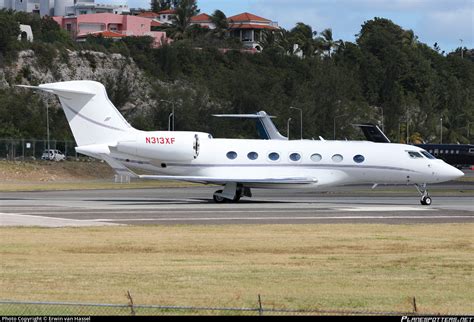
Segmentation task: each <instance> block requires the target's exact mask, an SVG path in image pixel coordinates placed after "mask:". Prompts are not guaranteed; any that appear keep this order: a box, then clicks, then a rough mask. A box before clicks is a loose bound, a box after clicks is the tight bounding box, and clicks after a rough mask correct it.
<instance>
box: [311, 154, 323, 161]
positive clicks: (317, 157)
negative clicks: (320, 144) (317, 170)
mask: <svg viewBox="0 0 474 322" xmlns="http://www.w3.org/2000/svg"><path fill="white" fill-rule="evenodd" d="M322 158H323V157H322V156H321V154H319V153H314V154H313V155H311V161H314V162H319V161H321V159H322Z"/></svg>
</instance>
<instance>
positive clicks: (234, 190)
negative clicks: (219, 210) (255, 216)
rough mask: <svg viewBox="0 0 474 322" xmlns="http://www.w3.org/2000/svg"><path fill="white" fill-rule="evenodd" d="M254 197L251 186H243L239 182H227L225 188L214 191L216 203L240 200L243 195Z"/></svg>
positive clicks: (213, 197)
mask: <svg viewBox="0 0 474 322" xmlns="http://www.w3.org/2000/svg"><path fill="white" fill-rule="evenodd" d="M244 196H245V197H252V192H251V191H250V188H246V187H243V186H242V185H238V184H237V183H234V182H231V183H226V185H225V186H224V190H217V191H216V192H214V195H213V196H212V199H213V200H214V202H215V203H224V202H239V200H240V198H242V197H244Z"/></svg>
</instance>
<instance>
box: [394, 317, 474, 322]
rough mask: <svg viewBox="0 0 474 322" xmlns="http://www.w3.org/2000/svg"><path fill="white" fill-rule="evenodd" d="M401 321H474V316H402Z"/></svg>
mask: <svg viewBox="0 0 474 322" xmlns="http://www.w3.org/2000/svg"><path fill="white" fill-rule="evenodd" d="M401 322H474V316H402V320H401Z"/></svg>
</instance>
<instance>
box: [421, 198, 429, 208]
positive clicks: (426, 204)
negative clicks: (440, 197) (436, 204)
mask: <svg viewBox="0 0 474 322" xmlns="http://www.w3.org/2000/svg"><path fill="white" fill-rule="evenodd" d="M420 203H421V204H422V205H424V206H429V205H431V197H430V196H423V197H421V200H420Z"/></svg>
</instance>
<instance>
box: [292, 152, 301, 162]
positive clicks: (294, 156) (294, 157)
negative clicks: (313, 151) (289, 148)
mask: <svg viewBox="0 0 474 322" xmlns="http://www.w3.org/2000/svg"><path fill="white" fill-rule="evenodd" d="M300 159H301V155H300V154H299V153H292V154H290V160H291V161H299V160H300Z"/></svg>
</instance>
